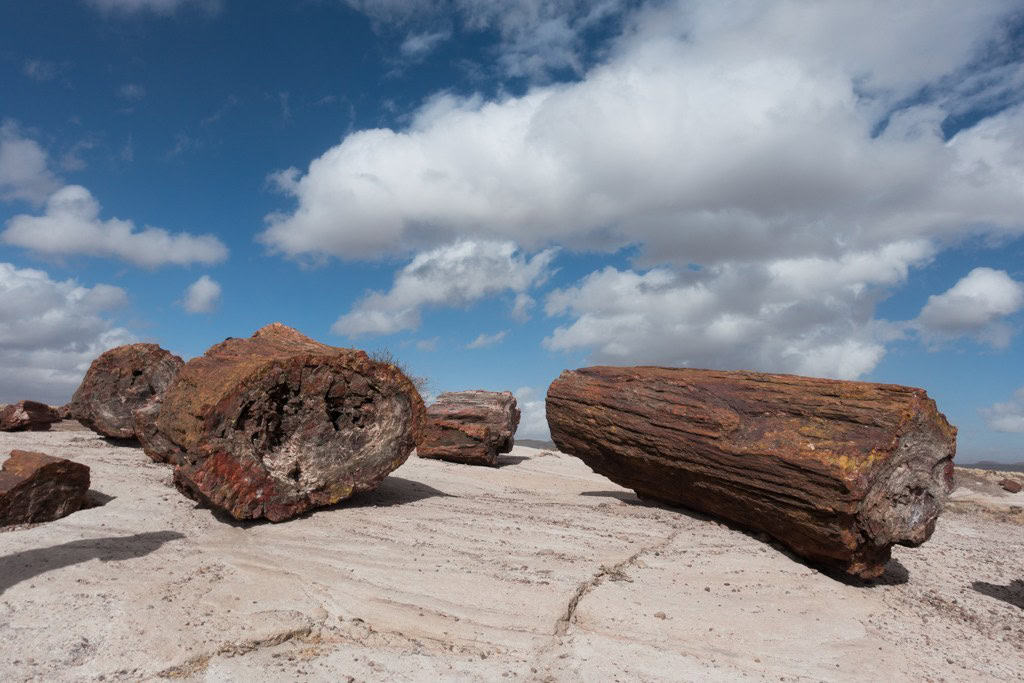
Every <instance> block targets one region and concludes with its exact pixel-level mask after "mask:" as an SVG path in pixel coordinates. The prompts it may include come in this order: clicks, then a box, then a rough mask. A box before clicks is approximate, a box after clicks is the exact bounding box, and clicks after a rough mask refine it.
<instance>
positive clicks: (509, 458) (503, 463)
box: [496, 455, 530, 467]
mask: <svg viewBox="0 0 1024 683" xmlns="http://www.w3.org/2000/svg"><path fill="white" fill-rule="evenodd" d="M529 459H530V456H528V455H499V456H498V462H497V464H496V466H497V467H509V466H511V465H518V464H519V463H521V462H523V461H525V460H529Z"/></svg>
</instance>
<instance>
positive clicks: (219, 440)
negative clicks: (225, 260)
mask: <svg viewBox="0 0 1024 683" xmlns="http://www.w3.org/2000/svg"><path fill="white" fill-rule="evenodd" d="M138 419H139V424H140V428H141V431H142V439H143V443H144V446H145V447H146V452H147V454H149V455H150V457H151V458H153V459H155V460H162V461H165V462H173V463H175V464H176V465H177V470H176V472H175V483H176V485H177V486H178V488H179V490H180V491H181V492H182V493H184V494H185V495H188V496H190V497H192V498H194V499H196V500H198V501H200V502H203V503H206V504H210V505H212V506H214V507H218V508H221V509H223V510H225V511H226V512H228V513H229V514H231V515H232V516H233V517H235V518H236V519H255V518H266V519H269V520H271V521H281V520H284V519H289V518H291V517H294V516H295V515H297V514H301V513H302V512H304V511H305V510H307V509H310V508H313V507H320V506H325V505H332V504H334V503H337V502H340V501H341V500H344V499H346V498H348V497H349V496H351V495H353V494H355V493H358V492H360V491H367V490H371V489H373V488H375V487H376V486H377V485H378V484H379V483H380V482H381V481H382V480H383V479H384V478H385V477H386V476H387V475H388V474H389V473H390V472H391V471H393V470H394V469H395V468H397V467H398V466H399V465H401V464H402V463H403V462H405V460H406V458H408V456H409V454H410V452H411V451H412V450H413V448H414V447H415V439H416V436H417V435H418V434H419V433H420V431H421V430H422V428H423V423H424V419H425V409H424V406H423V399H422V398H421V397H420V395H419V392H418V391H417V390H416V388H415V386H414V385H413V384H412V382H411V381H410V380H409V378H408V377H406V376H405V374H403V373H402V371H401V370H399V369H398V368H397V367H395V366H394V365H392V364H390V363H382V362H377V361H373V360H371V359H370V358H369V356H367V354H366V353H364V352H363V351H359V350H355V349H344V348H337V347H332V346H327V345H325V344H321V343H319V342H317V341H314V340H312V339H310V338H308V337H306V336H305V335H303V334H301V333H300V332H298V331H296V330H294V329H292V328H290V327H287V326H285V325H282V324H280V323H273V324H271V325H267V326H266V327H263V328H261V329H260V330H258V331H257V332H256V333H255V334H254V335H253V336H252V337H249V338H247V339H239V338H229V339H227V340H225V341H223V342H221V343H220V344H217V345H215V346H213V347H211V348H210V349H209V350H208V351H207V352H206V353H205V354H204V355H203V356H202V357H200V358H194V359H192V360H191V361H189V362H188V364H186V365H185V367H184V368H183V369H182V371H181V372H180V373H179V375H178V377H177V379H176V380H175V382H174V384H173V385H172V386H171V388H170V389H169V390H168V391H167V393H166V394H165V395H164V397H163V402H162V405H161V406H160V408H159V410H158V411H154V412H150V413H147V412H140V413H139V415H138Z"/></svg>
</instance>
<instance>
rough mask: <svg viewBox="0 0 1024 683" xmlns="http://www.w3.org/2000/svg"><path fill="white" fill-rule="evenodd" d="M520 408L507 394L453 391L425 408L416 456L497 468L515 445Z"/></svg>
mask: <svg viewBox="0 0 1024 683" xmlns="http://www.w3.org/2000/svg"><path fill="white" fill-rule="evenodd" d="M518 426H519V408H518V407H517V406H516V397H515V396H513V395H512V392H510V391H453V392H446V393H443V394H441V395H440V396H438V397H437V401H436V402H435V403H434V404H432V405H431V406H429V407H428V408H427V426H426V428H425V429H424V430H423V435H422V436H421V437H420V440H419V443H418V444H417V445H416V454H417V455H419V456H420V457H421V458H438V459H441V460H451V461H453V462H464V463H468V464H472V465H496V464H497V463H498V454H499V453H508V452H509V451H511V450H512V446H513V444H514V443H515V438H514V437H515V433H516V427H518Z"/></svg>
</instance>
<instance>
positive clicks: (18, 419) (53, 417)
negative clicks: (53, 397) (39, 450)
mask: <svg viewBox="0 0 1024 683" xmlns="http://www.w3.org/2000/svg"><path fill="white" fill-rule="evenodd" d="M54 422H60V414H58V412H57V411H56V410H54V409H53V408H51V407H50V406H48V405H46V404H45V403H38V402H36V401H18V402H17V403H12V404H10V405H8V406H4V408H3V410H0V431H4V432H20V431H33V432H45V431H46V430H47V429H49V428H50V425H51V424H53V423H54Z"/></svg>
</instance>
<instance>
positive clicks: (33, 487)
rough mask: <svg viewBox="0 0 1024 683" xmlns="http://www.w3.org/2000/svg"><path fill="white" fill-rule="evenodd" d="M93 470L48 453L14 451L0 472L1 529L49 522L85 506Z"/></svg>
mask: <svg viewBox="0 0 1024 683" xmlns="http://www.w3.org/2000/svg"><path fill="white" fill-rule="evenodd" d="M88 491H89V468H88V467H86V466H85V465H82V464H79V463H77V462H72V461H70V460H65V459H64V458H54V457H52V456H49V455H46V454H45V453H33V452H31V451H17V450H15V451H11V457H10V458H8V459H7V461H6V462H4V464H3V468H2V470H0V526H7V525H9V524H30V523H33V522H49V521H51V520H54V519H60V518H61V517H65V516H67V515H70V514H71V513H72V512H75V511H76V510H78V509H80V508H81V507H82V505H83V504H84V503H85V496H86V493H88Z"/></svg>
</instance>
